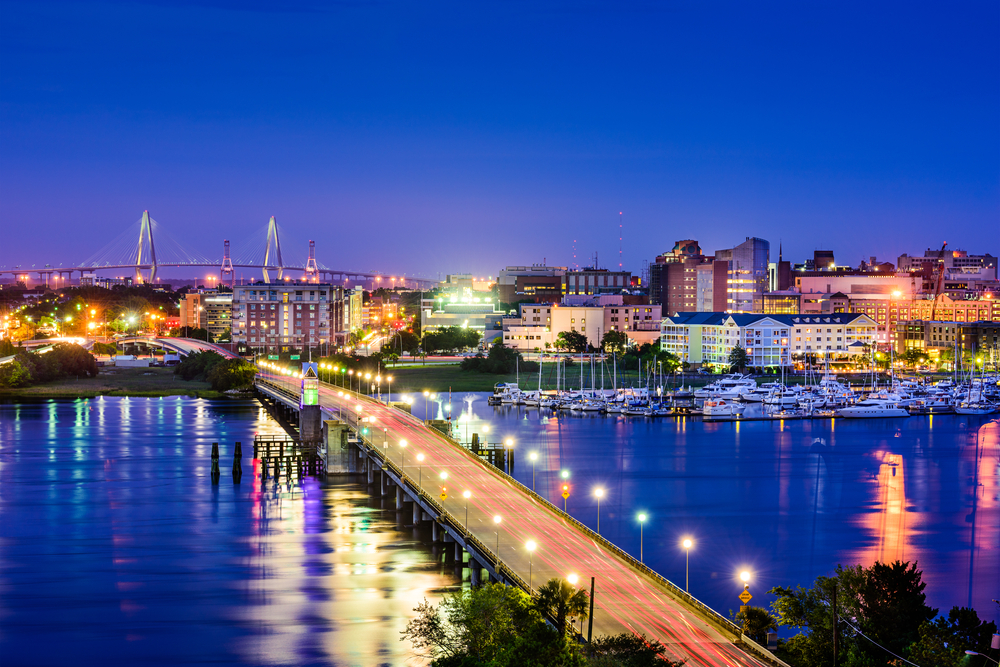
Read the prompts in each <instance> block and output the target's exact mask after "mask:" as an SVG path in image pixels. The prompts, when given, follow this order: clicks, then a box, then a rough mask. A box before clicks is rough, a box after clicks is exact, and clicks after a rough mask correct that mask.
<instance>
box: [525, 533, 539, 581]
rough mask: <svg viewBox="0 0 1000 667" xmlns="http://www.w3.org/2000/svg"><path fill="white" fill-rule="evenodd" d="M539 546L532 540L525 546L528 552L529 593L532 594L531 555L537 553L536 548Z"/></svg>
mask: <svg viewBox="0 0 1000 667" xmlns="http://www.w3.org/2000/svg"><path fill="white" fill-rule="evenodd" d="M536 546H538V545H536V544H535V543H534V542H532V541H531V540H528V542H527V543H526V544H525V545H524V548H525V549H527V550H528V592H529V593H530V592H531V560H532V559H531V555H532V554H533V553H535V547H536Z"/></svg>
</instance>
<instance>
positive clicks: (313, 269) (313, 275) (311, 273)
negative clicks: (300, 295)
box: [306, 241, 319, 283]
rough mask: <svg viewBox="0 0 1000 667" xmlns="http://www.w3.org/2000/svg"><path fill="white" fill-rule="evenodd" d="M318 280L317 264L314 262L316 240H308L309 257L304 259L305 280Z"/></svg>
mask: <svg viewBox="0 0 1000 667" xmlns="http://www.w3.org/2000/svg"><path fill="white" fill-rule="evenodd" d="M310 280H312V281H313V282H317V283H318V282H319V266H318V265H317V264H316V242H315V241H309V259H307V260H306V282H309V281H310Z"/></svg>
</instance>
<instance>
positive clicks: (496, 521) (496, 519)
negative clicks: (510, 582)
mask: <svg viewBox="0 0 1000 667" xmlns="http://www.w3.org/2000/svg"><path fill="white" fill-rule="evenodd" d="M501 521H503V519H502V518H500V515H499V514H497V515H496V516H495V517H493V525H494V527H496V531H497V551H496V553H497V574H500V522H501Z"/></svg>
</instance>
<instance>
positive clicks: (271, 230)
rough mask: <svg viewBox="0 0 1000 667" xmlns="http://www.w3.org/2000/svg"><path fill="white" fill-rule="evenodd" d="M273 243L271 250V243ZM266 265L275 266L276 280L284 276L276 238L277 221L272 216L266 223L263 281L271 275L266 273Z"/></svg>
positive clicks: (279, 247)
mask: <svg viewBox="0 0 1000 667" xmlns="http://www.w3.org/2000/svg"><path fill="white" fill-rule="evenodd" d="M272 242H273V244H274V248H273V250H272V248H271V245H272ZM268 267H272V268H273V267H277V269H278V280H281V279H282V278H284V274H285V265H284V263H283V262H282V261H281V242H280V241H279V240H278V223H276V222H275V221H274V216H273V215H272V216H271V221H270V222H268V223H267V245H266V246H265V247H264V282H265V283H269V282H271V276H270V274H269V273H268V270H267V269H268Z"/></svg>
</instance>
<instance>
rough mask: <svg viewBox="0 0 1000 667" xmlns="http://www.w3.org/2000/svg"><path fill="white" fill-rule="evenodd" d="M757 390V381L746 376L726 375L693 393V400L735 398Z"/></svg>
mask: <svg viewBox="0 0 1000 667" xmlns="http://www.w3.org/2000/svg"><path fill="white" fill-rule="evenodd" d="M756 388H757V381H756V380H754V379H753V378H752V377H749V376H747V375H728V376H726V377H725V378H723V379H721V380H718V381H716V382H713V383H712V384H708V385H705V386H704V387H702V388H701V389H699V390H697V391H695V392H694V397H695V398H709V399H715V398H723V399H731V398H737V397H739V395H740V394H742V393H745V392H747V391H753V390H754V389H756Z"/></svg>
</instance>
